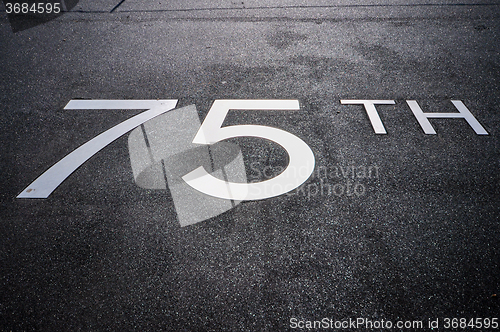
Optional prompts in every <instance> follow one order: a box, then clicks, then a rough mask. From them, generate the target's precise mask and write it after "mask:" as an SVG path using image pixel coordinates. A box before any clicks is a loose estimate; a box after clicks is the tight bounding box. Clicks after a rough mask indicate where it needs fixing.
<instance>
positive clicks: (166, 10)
mask: <svg viewBox="0 0 500 332" xmlns="http://www.w3.org/2000/svg"><path fill="white" fill-rule="evenodd" d="M4 2H5V3H6V2H7V1H4ZM0 6H1V5H0ZM67 7H68V10H70V12H67V13H64V14H63V15H59V16H57V17H52V18H51V19H50V20H49V19H39V20H38V21H36V22H35V23H33V20H34V18H30V19H26V20H23V19H16V18H12V17H10V18H8V17H7V14H6V13H5V12H2V13H0V68H1V69H0V106H1V112H0V128H1V130H0V140H1V143H2V144H1V145H0V156H1V161H0V174H1V180H0V181H1V182H0V185H1V189H0V199H1V207H0V219H1V222H0V245H1V248H0V252H1V255H0V330H1V331H10V330H12V331H118V330H122V331H159V330H164V331H288V330H299V329H293V328H292V326H291V324H290V320H291V319H292V318H296V319H297V320H303V321H308V320H310V321H312V320H320V319H323V318H329V319H333V320H345V319H349V318H351V319H356V318H366V319H370V320H373V321H376V320H378V321H380V320H382V319H383V320H385V321H387V320H390V321H392V322H393V323H394V324H395V323H396V322H397V321H399V320H402V321H405V320H411V321H417V320H421V321H423V322H424V327H427V324H428V321H429V320H435V319H439V324H440V326H439V329H438V330H440V329H442V328H443V327H444V325H443V324H444V318H446V317H449V318H454V317H456V318H468V319H470V318H487V317H489V318H492V317H499V315H500V314H499V313H500V304H499V300H498V297H499V295H498V294H499V293H500V244H499V239H500V226H499V222H500V204H499V202H500V189H499V183H500V173H499V170H500V152H499V151H500V140H499V137H500V136H499V135H500V131H499V128H500V115H499V114H500V113H499V111H500V108H499V107H500V106H499V105H500V94H499V91H500V3H499V2H497V1H473V0H469V1H464V2H462V3H456V2H455V1H439V0H435V1H419V2H417V1H409V0H400V1H393V2H390V3H389V2H383V1H371V2H369V1H360V2H355V4H354V2H349V1H335V2H333V1H294V0H288V1H257V0H255V1H246V0H243V1H166V0H158V1H156V2H147V1H143V0H126V1H123V2H120V1H118V0H115V1H90V0H85V1H83V0H82V1H73V3H72V4H69V1H68V6H67ZM2 8H5V7H2ZM30 20H32V21H30ZM78 98H84V99H179V104H178V106H179V107H182V106H187V105H191V104H195V105H196V107H197V109H198V112H199V115H200V119H204V117H205V116H206V114H207V112H208V110H209V109H210V106H211V104H212V102H213V101H214V100H215V99H298V100H299V101H300V104H301V110H300V111H296V112H289V113H284V112H279V111H269V112H255V111H253V112H252V111H239V112H231V113H230V115H229V117H228V119H227V120H226V122H225V125H229V124H261V125H267V126H272V127H277V128H281V129H283V130H286V131H288V132H290V133H292V134H294V135H296V136H298V137H300V138H301V139H302V140H304V142H306V143H307V144H308V145H309V146H310V147H311V149H312V151H313V152H314V155H315V157H316V170H317V172H315V173H314V176H313V177H311V178H310V179H309V180H308V181H307V182H306V183H305V184H304V186H303V187H301V188H300V189H299V190H296V191H293V192H291V193H289V194H288V195H282V196H279V197H275V198H270V199H266V200H261V201H247V202H242V203H241V204H239V205H237V206H235V207H234V208H233V209H231V210H229V211H227V212H225V213H223V214H222V215H220V216H218V217H214V218H211V219H208V220H206V221H203V222H201V223H198V224H195V225H191V226H187V227H180V226H179V222H178V220H177V217H176V213H175V209H174V203H173V200H172V197H171V194H170V193H169V191H168V190H145V189H141V188H140V187H138V186H137V185H136V184H135V183H134V178H133V175H132V169H131V164H130V158H129V152H128V146H127V135H125V136H123V137H121V138H119V139H118V140H116V141H115V142H113V143H112V144H110V145H109V146H108V147H106V148H105V149H103V150H102V151H101V152H99V153H98V154H96V155H95V156H94V157H93V158H91V159H90V160H89V161H88V162H87V163H85V164H84V165H83V166H82V167H80V168H79V169H78V170H77V171H76V172H75V173H74V174H72V175H71V176H70V177H69V178H68V179H67V180H66V181H65V182H64V183H63V184H62V185H61V186H60V187H59V188H58V189H56V191H55V192H54V193H53V194H52V195H51V196H50V197H49V198H47V199H17V198H16V196H17V195H18V194H19V193H20V192H21V191H22V190H23V189H24V188H26V186H28V185H29V184H30V183H31V182H32V181H33V180H34V179H36V178H37V177H38V176H39V175H40V174H41V173H43V172H44V171H45V170H46V169H48V168H49V167H50V166H52V165H53V164H54V163H55V162H57V161H58V160H60V159H61V158H63V157H64V156H65V155H67V154H68V153H70V152H71V151H73V150H74V149H76V148H77V147H78V146H80V145H81V144H83V143H85V142H87V141H88V140H90V139H91V138H93V137H95V136H96V135H98V134H99V133H101V132H103V131H105V130H107V129H108V128H110V127H112V126H113V125H116V124H118V123H121V122H122V121H125V120H126V119H127V118H129V117H131V116H133V115H135V114H138V113H139V112H140V111H136V110H83V111H82V110H64V109H63V108H64V106H65V105H66V104H67V103H68V102H69V101H70V100H72V99H78ZM341 99H381V100H387V99H388V100H394V101H395V104H394V105H379V106H377V110H378V111H379V114H380V117H381V119H382V121H383V123H384V126H385V128H386V130H387V134H386V135H377V134H375V133H374V131H373V129H372V126H371V124H370V121H369V119H368V116H367V114H366V112H365V110H364V108H363V106H362V105H342V104H341V103H340V100H341ZM406 100H416V101H417V102H418V104H419V105H420V106H421V108H422V110H424V112H456V110H455V108H454V106H453V104H452V103H451V100H461V101H462V102H463V103H464V105H466V106H467V108H468V109H469V110H470V111H471V112H472V114H474V116H475V117H476V119H477V120H478V121H479V122H480V123H481V125H483V126H484V128H485V129H486V130H487V131H488V133H489V135H476V133H475V132H474V130H473V129H472V128H471V126H469V124H468V123H467V122H466V121H465V120H463V119H431V120H430V121H431V123H432V125H433V127H434V128H435V129H436V132H437V134H436V135H426V134H424V132H423V130H422V128H421V127H420V125H419V123H418V122H417V120H416V118H415V117H414V116H413V113H412V112H411V110H410V108H409V106H408V105H407V103H406ZM231 141H232V142H234V143H237V144H238V145H239V146H240V148H241V150H242V152H243V156H244V162H245V166H246V170H247V178H248V179H249V180H254V181H259V180H263V179H265V178H269V177H272V176H273V174H275V173H277V172H279V169H280V167H283V166H286V165H287V162H288V159H287V154H286V152H284V151H283V150H282V149H281V148H280V147H279V146H278V145H276V144H274V143H271V142H268V141H265V140H261V139H256V138H241V139H233V140H231ZM325 170H326V171H327V174H326V175H325V173H324V171H325ZM353 171H354V173H353ZM329 188H334V189H335V190H334V191H332V192H328V189H329ZM358 330H368V331H369V330H374V331H375V330H383V329H368V328H359V329H358ZM394 330H397V329H394ZM399 330H401V331H405V330H409V329H399ZM424 330H425V329H424ZM435 330H436V329H435ZM475 330H478V331H479V330H481V329H475Z"/></svg>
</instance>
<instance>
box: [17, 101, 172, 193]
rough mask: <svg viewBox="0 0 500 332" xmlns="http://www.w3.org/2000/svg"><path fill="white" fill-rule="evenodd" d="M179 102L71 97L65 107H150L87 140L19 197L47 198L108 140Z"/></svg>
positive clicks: (108, 142)
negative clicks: (76, 98) (74, 98)
mask: <svg viewBox="0 0 500 332" xmlns="http://www.w3.org/2000/svg"><path fill="white" fill-rule="evenodd" d="M176 105H177V100H176V99H166V100H71V101H70V102H69V103H68V104H67V105H66V107H64V109H66V110H69V109H73V110H78V109H80V110H81V109H118V110H124V109H126V110H132V109H147V110H146V111H144V112H142V113H140V114H137V115H135V116H133V117H131V118H130V119H127V120H125V121H123V122H122V123H119V124H117V125H116V126H114V127H112V128H110V129H108V130H106V131H105V132H103V133H101V134H99V135H98V136H96V137H94V138H93V139H91V140H90V141H88V142H86V143H84V144H83V145H81V146H80V147H78V148H77V149H76V150H74V151H73V152H71V153H70V154H68V155H67V156H66V157H64V158H63V159H61V160H59V161H58V162H57V163H55V164H54V165H53V166H52V167H50V168H49V169H48V170H47V171H45V173H43V174H42V175H40V176H39V177H38V178H37V179H36V180H35V181H33V182H32V183H31V184H30V185H29V186H28V187H26V188H25V189H24V190H23V191H22V192H21V193H20V194H19V195H18V196H17V198H47V197H49V195H50V194H51V193H52V192H53V191H54V190H55V189H56V188H57V187H58V186H59V185H60V184H61V183H62V182H63V181H64V180H66V178H67V177H68V176H70V175H71V173H73V172H74V171H75V170H76V169H77V168H78V167H80V166H81V165H83V163H85V162H86V161H87V160H89V159H90V158H91V157H92V156H93V155H95V154H96V153H97V152H99V151H101V150H102V149H103V148H104V147H106V146H107V145H108V144H110V143H111V142H113V141H114V140H116V139H117V138H119V137H121V136H122V135H124V134H126V133H127V132H129V131H130V130H132V129H134V128H136V127H137V126H140V125H141V124H143V123H144V122H146V121H148V120H150V119H152V118H154V117H155V116H158V115H160V114H163V113H165V112H168V111H170V110H172V109H174V108H175V106H176Z"/></svg>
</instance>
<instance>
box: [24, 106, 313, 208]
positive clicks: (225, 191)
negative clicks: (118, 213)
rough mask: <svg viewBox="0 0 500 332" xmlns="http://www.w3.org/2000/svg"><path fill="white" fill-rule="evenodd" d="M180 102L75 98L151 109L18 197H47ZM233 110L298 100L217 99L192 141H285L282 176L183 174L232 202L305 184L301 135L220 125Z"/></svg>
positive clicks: (308, 167) (309, 162)
mask: <svg viewBox="0 0 500 332" xmlns="http://www.w3.org/2000/svg"><path fill="white" fill-rule="evenodd" d="M176 104H177V100H71V101H70V102H69V103H68V105H66V107H65V109H148V110H147V111H145V112H142V113H140V114H138V115H136V116H134V117H132V118H130V119H128V120H126V121H124V122H122V123H120V124H118V125H116V126H114V127H113V128H111V129H109V130H107V131H105V132H103V133H102V134H100V135H98V136H96V137H95V138H93V139H91V140H90V141H88V142H87V143H85V144H83V145H82V146H80V147H78V148H77V149H76V150H74V151H73V152H71V153H70V154H68V155H67V156H65V157H64V158H63V159H61V160H60V161H58V162H57V163H56V164H54V165H53V166H52V167H51V168H49V169H48V170H47V171H46V172H45V173H43V174H42V175H41V176H40V177H38V178H37V179H36V180H35V181H33V182H32V183H31V184H30V185H29V186H28V187H27V188H25V189H24V190H23V191H22V192H21V194H19V195H18V196H17V198H47V197H48V196H49V195H50V194H51V193H52V192H53V191H54V190H55V189H56V188H57V187H58V186H59V185H60V184H61V183H62V182H63V181H64V180H65V179H66V178H67V177H68V176H69V175H70V174H71V173H73V172H74V171H75V170H76V169H77V168H78V167H80V166H81V165H82V164H83V163H85V162H86V161H87V160H88V159H89V158H90V157H92V156H93V155H94V154H96V153H97V152H99V151H100V150H102V149H103V148H104V147H105V146H107V145H108V144H110V143H111V142H113V141H114V140H116V139H117V138H119V137H120V136H122V135H124V134H125V133H127V132H129V131H130V130H132V129H134V128H136V127H137V126H139V125H141V124H143V123H144V122H146V121H148V120H150V119H152V118H154V117H156V116H158V115H160V114H163V113H165V112H167V111H169V110H172V109H173V108H175V106H176ZM230 109H234V110H288V111H290V110H298V109H299V102H298V100H216V101H215V102H214V103H213V105H212V108H211V109H210V111H209V113H208V114H207V116H206V118H205V121H203V123H202V125H201V127H200V129H199V130H198V132H197V134H196V136H195V138H194V140H193V143H197V144H213V143H216V142H219V141H221V140H224V139H228V138H235V137H244V136H247V137H258V138H264V139H268V140H271V141H273V142H275V143H277V144H279V145H281V146H282V147H283V148H284V149H285V150H286V151H287V153H288V155H289V164H288V166H287V168H286V169H285V170H284V171H283V172H282V173H281V174H279V175H278V176H276V177H274V178H272V179H269V180H266V181H262V182H258V183H232V182H226V181H223V180H220V179H217V178H215V177H213V176H212V175H210V174H208V173H207V172H206V171H205V169H204V168H203V167H199V168H197V169H195V170H194V171H192V172H190V173H188V174H186V175H185V176H183V179H184V181H186V183H187V184H188V185H190V186H191V187H193V188H194V189H196V190H198V191H200V192H202V193H205V194H207V195H210V196H215V197H219V198H225V199H233V200H259V199H265V198H270V197H275V196H279V195H282V194H284V193H287V192H289V191H291V190H293V189H295V188H297V187H298V186H300V185H301V184H302V183H304V182H305V181H306V180H307V179H308V178H309V176H310V175H311V174H312V172H313V170H314V164H315V159H314V154H313V153H312V151H311V149H310V148H309V146H308V145H307V144H306V143H305V142H304V141H302V140H301V139H300V138H298V137H297V136H295V135H293V134H291V133H289V132H287V131H284V130H281V129H277V128H273V127H268V126H258V125H237V126H228V127H222V123H223V121H224V119H225V117H226V115H227V113H228V111H229V110H230Z"/></svg>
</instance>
